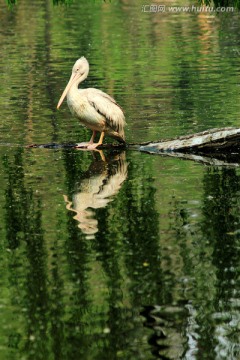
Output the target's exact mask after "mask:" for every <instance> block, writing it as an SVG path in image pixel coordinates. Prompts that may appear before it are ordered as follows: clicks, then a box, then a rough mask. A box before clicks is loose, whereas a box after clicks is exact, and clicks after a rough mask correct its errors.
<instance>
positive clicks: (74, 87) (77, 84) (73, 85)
mask: <svg viewBox="0 0 240 360" xmlns="http://www.w3.org/2000/svg"><path fill="white" fill-rule="evenodd" d="M79 84H80V83H79V82H76V83H73V84H72V86H71V88H70V89H69V91H68V95H70V96H71V94H73V93H76V91H77V90H78V86H79Z"/></svg>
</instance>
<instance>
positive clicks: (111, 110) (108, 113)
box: [87, 88, 125, 135]
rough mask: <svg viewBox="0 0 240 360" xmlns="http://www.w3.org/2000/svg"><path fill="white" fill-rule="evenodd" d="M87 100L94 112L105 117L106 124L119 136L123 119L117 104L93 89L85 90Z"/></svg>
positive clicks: (123, 122) (101, 92)
mask: <svg viewBox="0 0 240 360" xmlns="http://www.w3.org/2000/svg"><path fill="white" fill-rule="evenodd" d="M87 98H88V101H89V103H90V104H91V105H92V106H93V107H94V108H95V110H96V111H97V112H98V113H99V114H101V115H103V116H104V117H105V119H106V121H107V124H108V125H109V126H110V127H111V128H112V129H113V130H114V131H117V132H118V133H119V134H120V135H121V133H123V127H124V125H125V117H124V113H123V111H122V109H121V107H120V106H119V105H118V103H117V102H116V101H115V100H114V99H113V98H112V97H111V96H109V95H108V94H106V93H104V92H103V91H101V90H98V89H94V88H89V89H87Z"/></svg>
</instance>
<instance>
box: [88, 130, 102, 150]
mask: <svg viewBox="0 0 240 360" xmlns="http://www.w3.org/2000/svg"><path fill="white" fill-rule="evenodd" d="M103 138H104V131H102V132H101V135H100V138H99V140H98V142H97V143H96V144H90V145H89V146H88V147H87V148H88V149H89V150H94V149H96V148H97V147H98V146H99V145H102V143H103Z"/></svg>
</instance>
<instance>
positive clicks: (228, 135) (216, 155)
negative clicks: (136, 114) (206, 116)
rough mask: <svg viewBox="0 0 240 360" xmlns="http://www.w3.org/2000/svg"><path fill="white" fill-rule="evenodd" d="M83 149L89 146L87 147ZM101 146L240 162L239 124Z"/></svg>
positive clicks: (52, 146) (51, 146)
mask: <svg viewBox="0 0 240 360" xmlns="http://www.w3.org/2000/svg"><path fill="white" fill-rule="evenodd" d="M27 147H28V148H30V147H32V148H48V149H57V148H75V147H76V144H73V143H67V144H55V143H50V144H33V145H29V146H27ZM81 149H82V150H87V149H84V148H81ZM101 149H102V150H104V149H108V150H112V151H120V150H124V149H131V150H138V151H142V152H147V153H151V154H161V155H165V156H166V155H167V156H174V157H181V158H184V159H188V160H194V161H200V162H203V163H208V164H211V165H224V164H231V165H235V166H236V165H237V166H238V163H240V159H239V153H240V128H232V127H226V128H221V129H210V130H206V131H202V132H199V133H196V134H191V135H185V136H180V137H177V138H174V139H167V140H159V141H154V142H145V143H140V144H135V143H131V144H103V145H101V146H99V147H98V150H101ZM210 159H211V160H210Z"/></svg>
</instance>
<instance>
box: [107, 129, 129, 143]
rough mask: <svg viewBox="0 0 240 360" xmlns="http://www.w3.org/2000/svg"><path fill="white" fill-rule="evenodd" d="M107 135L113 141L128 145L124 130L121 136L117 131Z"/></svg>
mask: <svg viewBox="0 0 240 360" xmlns="http://www.w3.org/2000/svg"><path fill="white" fill-rule="evenodd" d="M107 135H109V136H111V137H112V138H113V139H115V140H117V141H118V142H120V143H122V144H126V141H125V134H124V130H122V131H121V134H119V133H118V132H116V131H112V132H111V133H108V134H107Z"/></svg>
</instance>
